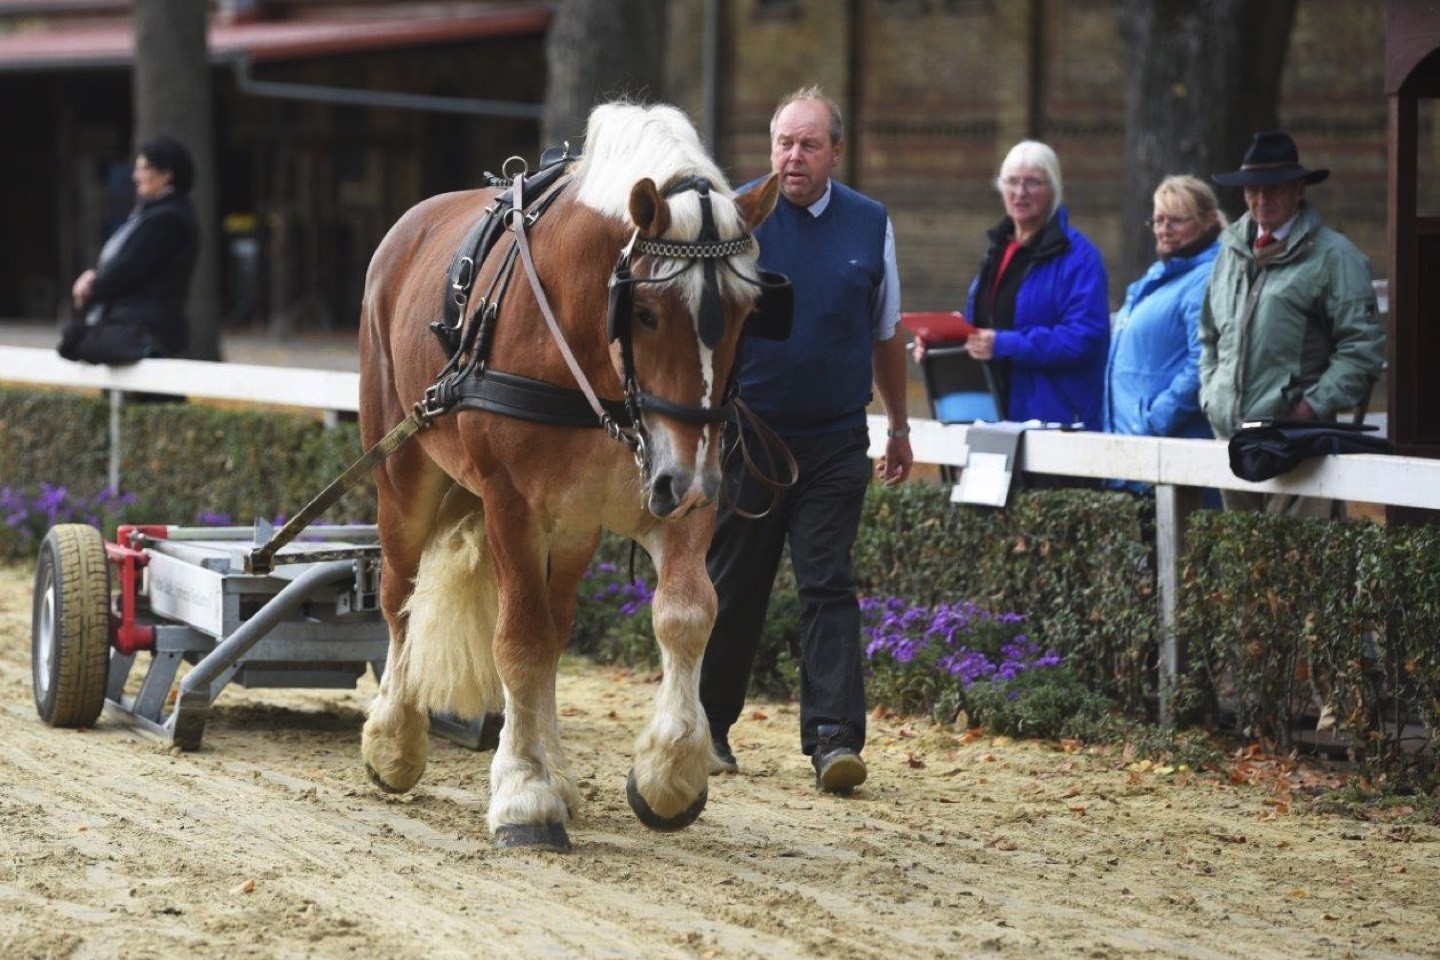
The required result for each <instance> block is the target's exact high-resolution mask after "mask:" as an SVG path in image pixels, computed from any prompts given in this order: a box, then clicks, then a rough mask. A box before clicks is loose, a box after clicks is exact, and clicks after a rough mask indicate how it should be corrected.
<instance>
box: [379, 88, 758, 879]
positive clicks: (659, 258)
mask: <svg viewBox="0 0 1440 960" xmlns="http://www.w3.org/2000/svg"><path fill="white" fill-rule="evenodd" d="M540 189H541V190H542V192H543V193H544V198H543V199H541V200H540V201H539V202H538V203H539V205H538V206H537V207H536V214H535V215H532V216H529V217H521V216H518V215H509V214H507V218H508V219H507V230H506V233H505V234H504V235H503V236H501V237H500V238H499V239H498V241H497V242H496V244H495V246H494V247H493V248H492V249H491V251H490V255H489V256H487V257H486V258H485V259H484V260H483V262H481V264H480V265H479V266H478V267H477V268H476V270H475V273H476V280H475V289H477V290H485V291H486V300H485V301H484V302H482V303H481V305H480V308H479V309H477V310H476V311H475V315H483V314H484V313H485V312H486V311H487V310H490V311H491V312H492V314H493V316H491V318H490V319H491V322H490V324H489V325H488V329H486V330H482V331H481V332H480V333H479V334H477V335H473V336H472V335H471V334H470V333H469V332H467V333H466V334H465V336H464V337H463V338H458V339H457V343H458V346H457V347H456V353H455V356H456V357H457V358H458V359H459V360H460V361H461V366H463V365H464V363H465V362H466V361H469V367H470V370H471V371H472V374H473V375H478V376H484V375H486V374H491V375H493V376H495V377H513V378H529V379H528V380H525V381H523V384H529V385H532V386H534V385H535V381H540V384H539V385H538V386H539V387H540V388H541V389H542V390H553V388H555V387H560V388H564V389H565V390H567V391H571V392H573V391H574V390H575V387H576V386H577V385H578V386H580V387H581V388H582V389H586V388H587V387H593V393H594V394H597V395H598V398H599V400H600V401H601V402H602V403H603V405H604V409H605V410H607V411H614V410H617V409H619V410H620V411H622V412H621V413H620V414H618V415H617V416H615V417H613V418H612V417H611V416H610V414H609V413H606V414H604V417H603V422H605V425H606V426H607V427H608V428H609V429H608V430H602V429H595V428H594V427H595V426H596V425H598V424H600V423H601V422H602V418H601V417H597V416H593V415H590V416H589V424H588V425H586V426H571V425H556V424H555V423H553V422H535V421H536V420H537V419H544V418H543V417H538V418H537V417H528V416H524V415H522V416H510V415H505V414H500V413H495V412H491V410H492V409H493V405H492V408H486V407H484V405H483V404H481V405H479V408H478V409H477V408H476V407H475V406H465V405H463V404H462V405H461V406H460V407H459V408H458V409H456V410H454V411H452V412H449V413H446V414H444V415H442V416H437V417H435V418H434V420H433V422H432V423H431V425H430V426H429V428H428V429H426V430H424V431H422V432H420V433H418V434H417V435H416V441H417V442H413V443H409V444H406V445H404V446H401V447H400V448H399V449H398V450H397V451H396V452H395V453H394V454H393V455H391V456H390V457H389V458H388V459H387V460H385V461H384V462H383V464H382V466H381V467H380V468H378V469H377V470H376V471H375V476H376V480H377V483H378V488H379V528H380V540H381V548H382V554H383V567H382V575H381V607H382V609H383V612H384V615H385V618H386V620H387V621H388V623H389V627H390V657H389V661H388V664H389V666H388V669H387V670H386V672H385V675H384V678H383V680H382V682H381V684H380V694H379V696H378V697H377V698H376V700H375V702H374V704H373V706H372V707H371V710H370V713H369V717H368V719H367V722H366V723H365V729H364V736H363V742H362V751H363V755H364V759H365V764H366V766H367V768H368V771H369V773H370V776H371V778H372V779H373V780H374V781H375V783H376V784H378V785H379V786H380V787H381V788H382V789H384V790H387V791H394V792H401V791H405V790H408V789H410V788H411V787H412V786H414V784H415V783H416V781H418V780H419V779H420V776H421V774H422V773H423V772H424V769H425V762H426V754H427V748H428V739H427V726H428V720H427V716H426V712H427V711H435V712H445V713H451V714H454V715H457V716H459V717H462V718H463V717H475V716H479V715H481V714H484V713H487V712H496V711H497V708H498V707H499V706H500V705H501V704H502V702H503V705H504V726H503V728H502V730H501V733H500V741H499V746H498V748H497V749H496V751H495V757H494V761H493V763H492V765H491V770H490V807H489V826H490V829H491V831H492V832H493V834H494V837H495V843H496V845H497V846H502V847H508V846H534V847H542V848H549V849H558V850H566V849H569V846H570V843H569V838H568V836H567V834H566V831H565V821H566V820H567V819H569V818H570V817H572V816H573V815H574V814H575V812H576V810H577V809H578V805H579V795H578V792H577V790H576V786H575V781H574V779H573V778H572V776H571V773H570V771H569V769H568V768H567V765H566V759H565V754H564V751H563V750H562V748H561V743H560V736H559V727H558V724H557V719H556V703H555V671H556V665H557V662H558V660H559V657H560V653H561V650H562V648H563V647H564V646H565V644H566V642H567V640H568V638H569V633H570V628H571V623H572V620H573V617H574V611H575V602H576V593H577V590H578V587H579V583H580V579H581V576H582V574H583V573H584V571H585V569H586V567H587V565H588V563H589V561H590V559H591V556H592V554H593V552H594V550H595V548H596V545H597V544H598V542H599V538H600V534H601V530H602V528H608V529H610V530H613V531H616V532H619V533H621V534H624V535H626V536H628V537H631V538H633V539H634V540H636V541H637V542H638V543H640V544H641V545H642V546H643V547H644V548H645V549H646V551H648V552H649V554H650V556H651V557H652V558H653V560H654V562H655V567H656V570H657V572H658V585H657V587H656V590H655V596H654V612H653V622H654V628H655V636H656V639H657V640H658V641H659V644H660V649H661V656H662V662H663V667H664V679H663V680H662V681H661V683H660V688H659V691H658V692H657V694H656V697H655V708H654V715H653V716H652V718H651V720H650V722H649V723H648V724H647V725H646V727H645V728H644V730H643V731H642V732H641V733H640V735H639V737H638V738H637V740H636V744H635V758H634V761H633V765H632V769H631V772H630V778H629V782H628V784H627V792H628V797H629V800H630V804H631V806H632V807H633V808H634V810H635V813H636V815H637V816H638V817H639V819H640V820H641V822H643V823H644V824H646V825H647V826H649V827H653V828H656V829H662V830H665V829H679V828H681V827H684V826H687V825H688V824H690V823H692V822H694V820H695V818H696V817H698V816H699V815H700V812H701V810H702V809H703V807H704V805H705V799H706V780H707V777H708V774H709V765H710V760H711V746H710V737H709V726H708V724H707V722H706V718H705V713H704V711H703V710H702V709H701V706H700V701H699V668H700V660H701V657H702V655H703V653H704V650H705V643H706V640H707V639H708V637H709V633H710V628H711V624H712V623H713V621H714V618H715V592H714V589H713V588H712V587H711V584H710V580H709V577H708V575H707V574H706V570H705V553H706V550H707V548H708V546H709V543H710V536H711V533H712V531H713V528H714V524H715V508H714V502H715V498H716V495H717V491H718V489H719V485H720V463H719V451H720V430H721V428H722V420H723V419H724V417H725V416H726V411H727V409H728V408H729V406H730V400H731V394H730V392H729V390H728V388H729V385H730V381H731V373H732V367H733V366H734V365H735V363H736V358H737V351H738V349H739V345H740V339H741V334H742V328H743V327H744V326H745V325H746V322H747V316H748V315H750V314H751V311H752V309H753V308H754V306H755V304H756V301H757V298H759V297H760V295H761V293H762V291H763V289H764V287H765V283H766V281H765V280H762V278H761V275H760V271H759V270H758V269H757V264H756V254H757V250H756V248H755V244H754V241H753V238H752V237H751V236H750V234H751V231H753V230H754V229H755V227H756V226H757V225H758V224H759V223H760V222H761V221H763V220H764V219H765V217H766V216H768V215H769V213H770V211H771V210H772V209H773V208H774V205H775V198H776V195H777V189H778V183H777V181H776V180H775V178H774V177H773V176H772V177H771V178H770V179H769V180H767V181H766V182H765V183H764V184H763V185H762V186H760V187H758V188H757V189H755V190H753V191H751V192H749V193H747V194H746V195H745V196H743V197H740V198H738V199H737V198H733V197H732V196H731V192H730V188H729V186H728V185H727V184H726V181H725V178H724V176H723V174H722V173H721V172H720V170H719V169H718V168H717V167H716V165H715V164H714V162H713V161H712V160H711V159H710V158H709V157H708V156H707V155H706V154H705V151H704V149H703V148H702V146H701V145H700V141H699V138H698V137H697V136H696V134H695V131H694V128H693V127H692V126H691V125H690V123H689V121H688V120H687V119H686V118H685V117H684V115H683V114H682V113H680V112H679V111H678V110H676V109H674V108H673V107H665V106H656V107H639V106H633V105H628V104H608V105H602V106H600V107H598V108H596V109H595V111H594V112H593V113H592V114H591V116H590V120H589V125H588V128H587V132H586V138H585V152H584V155H583V156H582V157H580V158H579V159H578V160H577V161H576V162H575V163H574V164H573V166H572V167H571V168H570V169H569V170H568V171H567V176H566V177H564V178H562V179H561V180H559V181H557V182H556V183H554V184H547V185H546V186H544V187H543V188H540ZM502 199H503V197H502ZM496 200H497V191H496V190H494V189H490V190H480V191H471V192H464V193H452V194H445V195H442V196H438V197H434V198H431V199H430V200H427V201H425V202H423V203H421V204H419V205H418V206H416V207H415V208H413V209H412V210H410V211H409V212H408V213H406V214H405V216H404V217H402V218H401V219H400V221H399V222H398V223H397V224H396V225H395V226H394V227H393V228H392V229H391V230H390V232H389V234H388V235H387V236H386V237H385V239H384V240H383V241H382V242H381V244H380V246H379V248H378V249H377V250H376V252H375V256H374V259H373V260H372V262H371V264H370V269H369V273H368V275H367V277H366V281H365V298H364V306H363V312H362V320H361V332H360V369H361V377H360V387H361V401H360V426H361V432H362V435H363V438H364V441H365V443H366V444H367V445H371V444H374V443H376V441H377V440H378V439H379V438H380V437H382V436H383V435H384V434H385V433H386V432H387V431H389V430H390V429H391V428H392V427H394V426H395V425H396V424H397V423H399V422H401V421H402V420H404V419H405V417H406V415H407V413H408V412H410V410H411V409H412V405H413V404H415V403H416V402H417V401H418V400H420V399H421V398H422V397H423V396H425V395H426V393H427V388H430V387H431V386H432V384H434V383H436V382H437V378H440V377H442V376H443V374H444V372H445V371H446V370H451V369H455V364H456V360H455V359H452V360H451V361H450V364H449V365H448V366H447V360H446V353H447V351H446V349H445V348H444V346H443V345H442V342H441V341H440V340H438V339H437V338H436V336H434V334H433V332H432V330H431V322H432V321H434V320H435V319H436V318H437V316H439V315H440V313H441V310H442V307H443V304H442V297H443V296H444V295H446V294H447V293H448V291H446V290H445V289H444V285H443V284H442V283H440V282H439V281H440V279H441V278H443V277H445V276H446V268H447V265H450V264H451V263H452V258H455V257H456V251H457V249H459V248H461V246H462V243H463V242H464V241H465V240H466V239H467V229H469V228H470V227H471V226H472V224H474V223H475V221H476V218H477V216H479V212H480V211H481V210H483V209H485V208H486V207H487V206H489V205H492V204H494V203H495V202H496ZM521 205H523V203H522V204H521ZM541 210H543V213H540V212H539V211H541ZM517 231H518V235H517ZM473 235H474V234H473V233H472V234H470V235H469V236H473ZM527 245H528V249H527ZM516 248H519V253H520V257H519V260H520V261H521V264H520V265H519V266H515V265H514V261H515V260H516V257H515V252H516ZM617 257H618V258H619V260H618V263H617ZM477 259H478V258H477ZM532 261H533V271H532V270H531V269H529V264H530V263H531V262H532ZM455 262H458V260H456V261H455ZM507 270H509V271H513V273H514V274H516V276H513V277H511V276H509V274H508V273H505V271H507ZM452 276H453V274H452ZM782 279H783V278H782ZM537 290H538V291H539V294H538V296H537ZM611 290H613V291H614V292H615V294H617V295H616V296H614V303H613V304H611V303H610V302H609V301H610V294H609V291H611ZM496 291H498V293H496ZM492 294H493V295H494V299H491V297H492ZM497 301H498V310H494V309H492V308H494V307H495V306H496V303H497ZM547 303H548V306H547ZM607 306H608V307H609V315H610V322H609V325H608V326H609V329H608V330H607V322H606V318H607ZM462 309H463V308H462ZM547 310H549V311H550V312H551V314H552V318H553V323H554V324H555V325H557V326H558V328H559V329H560V331H561V332H562V333H563V337H561V338H557V337H555V336H554V335H552V332H551V330H550V329H548V324H549V323H550V322H551V321H547V320H546V319H545V318H544V316H543V315H544V313H545V312H546V311H547ZM468 330H469V328H467V331H468ZM561 341H563V344H562V342H561ZM567 349H568V351H569V353H570V354H571V355H572V358H571V359H573V365H572V364H571V361H570V360H567V358H566V356H565V353H566V350H567ZM477 352H478V353H479V354H480V355H479V356H478V362H476V361H477V356H476V354H477ZM577 370H578V371H579V373H578V375H577V373H576V372H574V371H577ZM587 381H588V383H587ZM547 384H548V385H550V386H549V387H546V385H547ZM522 392H523V391H522ZM575 396H576V397H578V396H579V395H578V394H576V395H575ZM583 406H584V405H583V404H582V412H585V413H586V414H587V415H589V414H588V411H584V409H583ZM624 411H628V412H629V413H630V414H631V416H630V417H629V418H628V420H627V418H626V416H625V415H624ZM617 439H619V440H621V441H625V442H617Z"/></svg>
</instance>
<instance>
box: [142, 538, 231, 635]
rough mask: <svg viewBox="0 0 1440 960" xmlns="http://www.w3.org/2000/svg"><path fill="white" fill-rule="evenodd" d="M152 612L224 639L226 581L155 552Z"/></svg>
mask: <svg viewBox="0 0 1440 960" xmlns="http://www.w3.org/2000/svg"><path fill="white" fill-rule="evenodd" d="M147 573H148V576H149V581H150V609H151V610H153V611H155V612H156V613H158V614H160V615H161V616H163V617H168V618H170V619H172V620H179V621H181V622H183V623H187V624H189V625H190V626H192V627H194V628H195V629H196V630H199V631H201V632H202V633H208V634H210V635H211V636H212V637H220V636H223V632H224V623H225V592H224V589H223V587H222V583H223V580H224V578H223V577H222V576H221V575H220V574H218V573H216V572H214V571H212V570H206V569H205V568H204V567H198V566H196V565H195V564H193V563H186V562H185V561H183V560H176V559H175V558H174V557H167V556H165V555H164V554H163V553H155V552H151V554H150V563H149V564H148V566H147Z"/></svg>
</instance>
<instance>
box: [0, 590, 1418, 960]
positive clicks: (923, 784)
mask: <svg viewBox="0 0 1440 960" xmlns="http://www.w3.org/2000/svg"><path fill="white" fill-rule="evenodd" d="M31 576H32V572H31V570H30V569H29V568H28V567H8V568H5V567H0V773H3V779H0V957H3V958H5V960H22V958H25V960H28V958H76V960H79V958H107V960H108V958H161V957H165V958H172V957H205V958H221V957H255V958H310V957H326V958H328V957H357V956H358V957H367V958H368V957H383V958H400V960H403V958H415V960H420V958H425V960H435V958H451V957H454V958H461V957H465V958H469V957H481V956H485V957H517V958H541V957H558V958H568V957H595V958H602V957H603V958H616V957H635V958H642V957H643V958H647V960H649V958H664V957H676V958H694V960H719V958H726V960H729V958H742V957H754V958H817V960H819V958H825V960H850V958H856V960H858V958H879V960H911V958H914V960H933V958H936V957H987V958H988V957H996V958H1037V957H1067V958H1068V957H1077V958H1095V960H1101V958H1121V957H1157V958H1171V957H1177V958H1178V957H1186V958H1219V957H1244V958H1251V960H1265V958H1276V960H1278V958H1284V960H1293V958H1299V957H1307V958H1310V957H1313V958H1342V957H1357V958H1359V957H1364V958H1399V957H1436V956H1440V919H1437V907H1440V856H1437V853H1440V847H1437V846H1436V840H1437V839H1440V828H1436V827H1430V826H1397V825H1393V824H1391V825H1387V824H1375V823H1367V822H1363V821H1359V820H1355V819H1352V818H1349V817H1336V816H1327V815H1320V814H1317V813H1315V812H1313V810H1311V809H1310V808H1309V806H1308V804H1307V803H1306V801H1305V800H1304V799H1303V798H1302V797H1301V796H1300V795H1299V794H1294V795H1292V794H1291V793H1290V792H1289V791H1287V790H1286V789H1285V785H1286V780H1285V779H1284V778H1283V777H1281V778H1277V777H1273V776H1266V777H1259V778H1257V779H1258V782H1257V783H1239V784H1232V783H1229V782H1222V781H1221V780H1220V779H1218V778H1213V777H1201V776H1197V775H1194V774H1190V773H1187V772H1185V771H1174V770H1169V769H1168V768H1164V767H1160V768H1155V767H1151V766H1150V765H1148V764H1143V763H1142V764H1126V763H1125V762H1124V760H1123V759H1122V758H1118V757H1116V756H1114V755H1111V756H1101V755H1096V754H1093V753H1091V752H1088V751H1087V750H1085V749H1082V748H1079V747H1077V746H1076V745H1073V744H1072V745H1066V746H1064V747H1056V746H1052V745H1045V744H1036V743H1024V742H1009V741H1005V740H996V739H994V738H989V737H967V736H964V735H960V734H957V733H956V732H955V731H951V730H945V729H939V728H936V727H934V726H932V725H930V724H927V723H922V722H915V721H911V720H894V719H880V720H877V721H875V723H874V725H873V729H872V739H871V745H870V747H869V749H868V751H867V757H868V760H869V763H870V770H871V780H870V782H869V783H867V784H866V785H865V786H864V787H862V788H861V789H860V790H859V791H857V792H856V794H855V796H853V797H851V798H849V799H839V798H834V797H829V796H822V795H817V794H816V792H815V791H814V790H813V788H812V786H811V781H810V776H809V768H808V765H807V763H806V761H805V758H803V757H802V756H801V755H800V754H799V752H798V750H797V748H796V746H795V741H796V734H795V725H796V713H795V710H794V708H793V707H792V706H790V705H788V704H769V703H761V704H756V705H754V707H753V710H754V712H753V713H751V714H750V715H749V716H748V717H747V718H746V719H745V720H744V721H743V722H742V724H741V725H740V726H738V727H737V728H736V730H735V731H734V736H733V741H734V744H735V747H736V749H737V754H738V757H739V760H740V764H741V766H742V768H743V770H744V773H743V774H742V775H741V776H738V777H725V778H720V779H717V780H714V781H712V784H711V796H710V806H709V808H708V809H707V810H706V811H705V814H704V816H703V817H701V819H700V821H699V822H698V823H697V824H696V825H695V826H693V827H691V828H690V829H689V830H687V831H684V832H681V833H678V834H655V833H650V832H648V831H646V830H645V828H644V827H642V826H640V825H639V823H638V822H637V821H636V820H635V819H634V817H633V816H632V815H631V813H630V810H629V808H628V807H627V806H626V803H625V799H624V782H625V773H626V770H627V769H628V766H629V756H630V750H631V743H632V741H633V739H634V736H635V734H636V732H637V731H638V729H639V728H640V726H641V724H642V722H643V718H644V717H645V716H646V714H647V711H648V709H649V703H650V700H651V698H652V696H653V693H654V689H655V688H654V684H653V682H649V681H647V679H646V678H644V677H641V676H636V675H632V674H629V673H626V672H623V671H620V670H614V669H605V668H597V667H594V666H591V665H589V664H586V663H581V662H570V663H568V664H567V665H566V668H565V671H564V675H563V677H562V679H561V691H560V697H561V704H562V715H563V717H562V720H563V724H564V733H565V737H566V741H567V743H568V745H569V747H570V749H571V751H572V754H573V756H574V769H575V770H576V771H577V772H579V773H581V774H582V775H583V776H584V784H583V786H584V790H585V794H586V800H585V805H584V807H583V809H582V810H581V812H580V818H579V820H578V822H576V823H575V824H573V825H572V827H571V838H572V839H573V840H574V841H575V844H576V849H575V852H574V853H571V854H569V855H560V854H541V853H528V852H522V853H515V852H498V851H495V850H493V849H492V848H491V845H490V838H489V836H488V834H487V832H486V829H485V823H484V809H485V803H486V781H487V779H488V776H489V755H488V754H482V755H477V754H474V753H471V752H469V751H465V750H461V749H457V748H454V747H452V746H450V745H449V744H447V743H446V742H444V741H435V744H434V751H433V754H432V760H431V765H430V768H429V770H428V771H427V773H426V775H425V778H424V779H423V780H422V781H421V784H420V786H419V787H418V788H417V789H416V790H415V791H414V792H413V793H412V794H410V795H408V796H405V797H399V798H394V797H388V796H385V795H383V794H381V793H379V792H378V791H377V790H375V789H374V788H373V787H371V786H370V784H369V783H368V782H367V780H366V778H365V775H364V772H363V770H362V767H361V764H360V760H359V735H360V725H361V722H362V711H363V708H364V704H365V702H366V700H367V698H368V695H369V691H367V690H361V691H356V692H348V691H342V692H330V691H326V692H313V693H310V692H307V693H299V694H297V693H285V692H274V693H269V694H266V693H263V692H261V693H247V692H245V691H241V690H230V691H227V692H226V693H225V694H224V695H223V696H222V698H221V700H220V704H219V705H218V706H217V709H216V711H215V714H214V717H213V719H212V721H211V723H210V726H209V728H208V729H207V731H206V736H205V749H203V750H202V751H200V752H197V753H191V754H181V753H177V752H174V751H172V750H171V749H170V748H169V747H168V745H166V744H163V743H161V742H159V741H156V740H154V739H150V738H147V737H145V736H143V735H140V734H137V733H135V732H133V731H132V730H129V729H127V728H125V727H123V726H121V725H119V724H118V723H117V722H116V721H115V720H113V719H111V718H109V717H105V718H102V720H101V722H100V724H99V725H98V726H97V728H96V729H94V730H88V731H81V732H77V731H74V730H55V729H50V728H48V727H46V726H44V725H43V724H42V723H41V722H40V721H39V720H38V718H37V717H36V714H35V711H34V707H33V703H32V699H31V696H32V695H31V682H30V652H29V651H30V640H29V636H30V579H31ZM1127 767H1128V769H1127Z"/></svg>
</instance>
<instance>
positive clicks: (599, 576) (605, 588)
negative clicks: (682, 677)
mask: <svg viewBox="0 0 1440 960" xmlns="http://www.w3.org/2000/svg"><path fill="white" fill-rule="evenodd" d="M654 597H655V589H654V587H652V586H651V585H650V582H649V581H648V580H646V578H645V577H643V576H637V577H634V578H633V579H632V578H631V577H630V576H629V574H628V572H622V571H621V568H620V565H618V564H615V563H612V562H610V561H601V562H597V563H592V564H591V565H590V567H589V568H588V569H586V571H585V573H584V575H583V577H582V578H581V580H580V591H579V596H578V598H577V600H576V604H575V625H574V627H573V629H572V630H571V636H572V637H574V638H575V641H576V645H577V647H578V648H579V649H580V650H581V651H582V652H585V653H589V654H591V655H593V656H595V657H597V658H598V659H600V660H602V661H605V662H608V663H628V664H645V665H648V666H651V667H653V666H656V665H657V664H658V663H659V656H660V651H659V648H658V647H657V646H656V644H655V642H654V635H655V634H654V630H653V627H652V623H651V619H650V605H651V601H652V600H653V599H654Z"/></svg>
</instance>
